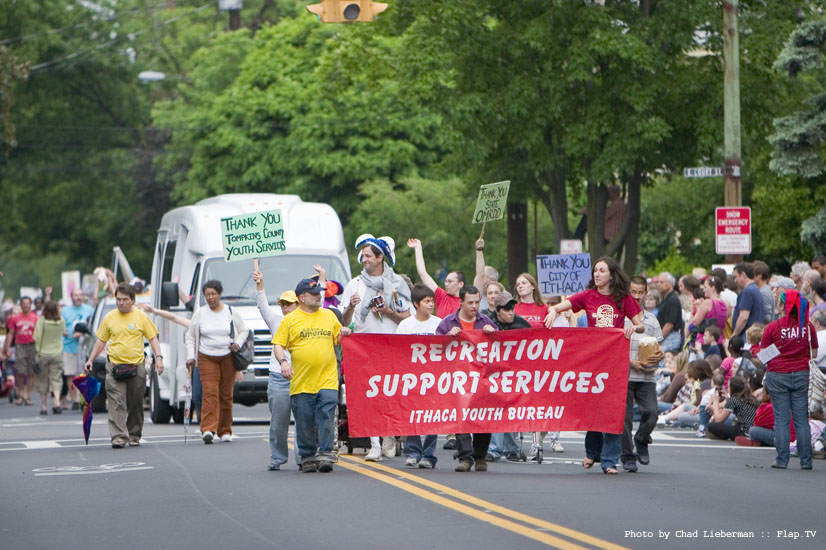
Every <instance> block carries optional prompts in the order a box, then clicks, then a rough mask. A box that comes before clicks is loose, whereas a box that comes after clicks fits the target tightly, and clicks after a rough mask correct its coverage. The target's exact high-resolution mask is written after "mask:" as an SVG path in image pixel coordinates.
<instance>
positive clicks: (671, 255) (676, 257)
mask: <svg viewBox="0 0 826 550" xmlns="http://www.w3.org/2000/svg"><path fill="white" fill-rule="evenodd" d="M695 265H696V264H693V263H692V262H690V261H688V260H687V259H685V258H684V257H683V256H681V255H680V253H679V252H677V249H676V248H674V247H672V248H671V249H670V250H669V251H668V255H667V256H665V257H664V258H661V259H659V260H657V262H656V263H655V264H654V265H653V266H652V267H651V269H650V270H648V273H649V275H655V274H657V273H662V272H663V271H668V272H669V273H671V274H672V275H674V276H675V277H679V276H680V275H686V274H689V273H691V270H692V269H693V268H694V266H695Z"/></svg>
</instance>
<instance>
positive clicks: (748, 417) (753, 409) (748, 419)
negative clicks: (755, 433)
mask: <svg viewBox="0 0 826 550" xmlns="http://www.w3.org/2000/svg"><path fill="white" fill-rule="evenodd" d="M726 408H727V409H728V410H730V411H731V412H733V413H734V416H736V417H737V425H738V426H739V427H740V433H742V434H743V435H745V434H747V433H748V432H749V428H751V427H752V426H753V425H754V415H755V414H757V405H755V404H754V403H749V402H748V401H745V400H743V399H740V398H739V397H733V396H732V397H729V398H728V399H727V400H726Z"/></svg>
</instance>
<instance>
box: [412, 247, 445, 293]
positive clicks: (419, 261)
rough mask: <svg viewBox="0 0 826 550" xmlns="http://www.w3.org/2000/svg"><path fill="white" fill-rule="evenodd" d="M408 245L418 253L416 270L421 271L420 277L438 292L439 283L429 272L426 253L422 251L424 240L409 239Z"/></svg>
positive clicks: (425, 283)
mask: <svg viewBox="0 0 826 550" xmlns="http://www.w3.org/2000/svg"><path fill="white" fill-rule="evenodd" d="M407 246H409V247H410V248H412V249H413V252H414V253H415V254H416V271H417V272H418V273H419V279H421V281H422V283H423V284H424V285H425V286H426V287H427V288H429V289H430V290H432V291H433V292H436V289H437V288H439V285H437V284H436V281H434V280H433V277H431V276H430V274H429V273H428V272H427V267H426V266H425V264H424V254H423V253H422V241H420V240H419V239H407Z"/></svg>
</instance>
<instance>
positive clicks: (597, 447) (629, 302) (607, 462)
mask: <svg viewBox="0 0 826 550" xmlns="http://www.w3.org/2000/svg"><path fill="white" fill-rule="evenodd" d="M568 310H573V311H574V312H578V311H581V310H585V314H586V317H587V319H588V326H589V327H592V328H619V329H621V328H623V327H624V325H625V318H626V317H628V318H629V319H631V321H632V323H633V324H632V325H629V326H627V327H625V337H626V338H629V339H630V338H631V334H633V333H634V332H638V333H641V332H643V331H644V327H643V324H642V310H641V309H640V306H639V304H638V303H637V301H636V300H634V298H633V297H632V296H631V295H630V294H629V281H628V276H626V275H625V273H623V271H622V269H620V267H619V265H617V262H616V261H615V260H614V259H613V258H609V257H607V256H606V257H602V258H600V259H599V260H598V261H597V262H596V263H595V264H594V267H593V271H592V277H591V280H590V282H589V283H588V288H587V289H586V290H583V291H582V292H578V293H577V294H574V295H573V296H571V297H570V298H568V299H567V300H564V301H563V302H562V303H560V304H557V305H555V306H553V307H551V308H549V309H548V315H547V317H545V326H546V327H547V328H549V329H550V328H552V327H553V325H554V321H555V320H556V317H557V315H559V314H560V313H563V312H565V311H568ZM626 368H627V364H626ZM621 452H622V433H619V434H611V433H601V432H591V431H589V432H587V433H586V434H585V458H583V459H582V467H583V468H586V469H587V468H590V467H591V466H593V465H594V462H596V459H597V458H600V463H601V465H602V471H603V473H605V474H610V475H616V474H617V461H618V460H619V458H620V454H621Z"/></svg>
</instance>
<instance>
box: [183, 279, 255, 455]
mask: <svg viewBox="0 0 826 550" xmlns="http://www.w3.org/2000/svg"><path fill="white" fill-rule="evenodd" d="M201 290H202V292H203V294H204V299H205V300H206V303H207V306H208V307H201V308H199V309H198V310H197V311H196V312H195V313H194V314H193V315H192V319H191V320H190V324H189V329H188V330H187V332H186V357H187V360H186V365H187V367H188V368H190V369H191V368H193V367H194V366H195V359H196V357H197V359H198V370H199V371H200V374H201V386H202V387H203V398H202V403H201V434H202V439H203V440H204V443H212V440H213V439H214V438H215V436H216V435H217V436H218V437H220V438H221V441H223V442H227V443H228V442H230V441H232V391H233V388H234V387H235V380H236V374H237V371H236V369H235V366H234V364H233V360H232V353H233V352H237V351H239V350H240V349H241V346H243V345H245V344H246V341H247V335H248V333H249V331H248V330H247V326H246V324H244V320H243V319H242V318H241V316H240V315H239V314H238V312H237V311H233V310H232V308H231V307H229V306H226V305H224V304H222V303H221V293H223V291H224V287H223V285H221V281H207V282H206V283H204V286H203V288H202V289H201ZM196 348H197V349H196ZM196 354H197V355H196Z"/></svg>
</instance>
